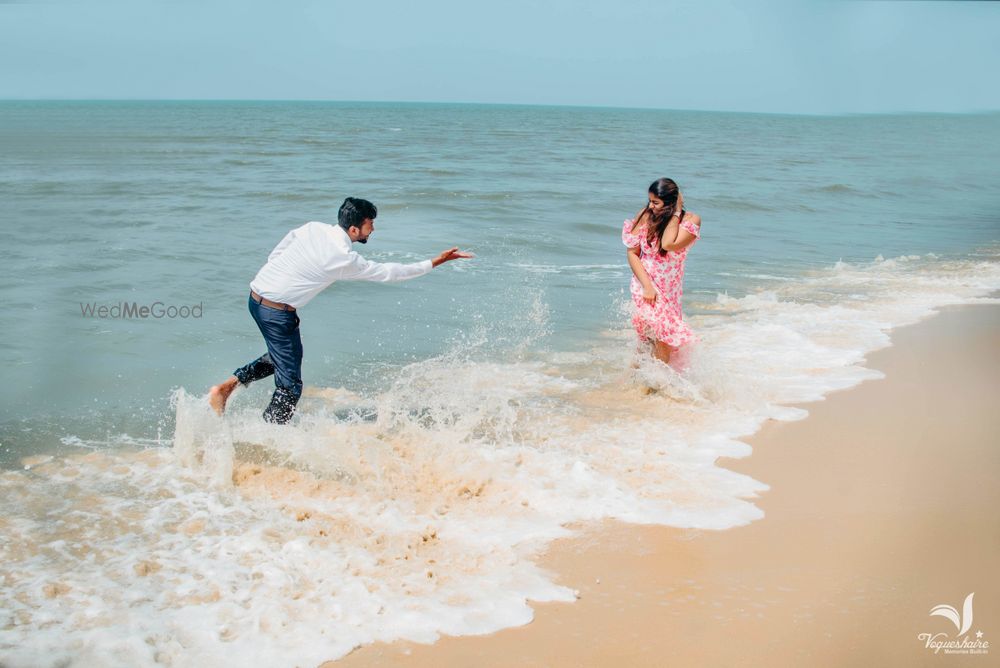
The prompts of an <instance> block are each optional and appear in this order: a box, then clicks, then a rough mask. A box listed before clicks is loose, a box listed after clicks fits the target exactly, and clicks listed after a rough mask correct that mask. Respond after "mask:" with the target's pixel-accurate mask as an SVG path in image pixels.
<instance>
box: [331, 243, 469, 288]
mask: <svg viewBox="0 0 1000 668" xmlns="http://www.w3.org/2000/svg"><path fill="white" fill-rule="evenodd" d="M471 257H475V256H474V255H472V253H463V252H461V251H459V250H458V247H457V246H455V247H454V248H449V249H448V250H446V251H444V252H442V253H441V254H440V255H438V256H437V257H435V258H434V259H432V260H424V261H423V262H414V263H412V264H401V263H399V262H372V261H371V260H366V259H365V258H363V257H362V256H361V255H360V254H359V253H356V252H354V251H351V253H350V266H349V268H348V270H347V271H346V272H344V273H345V275H344V278H346V279H348V280H354V281H375V282H378V283H393V282H396V281H408V280H410V279H411V278H416V277H418V276H423V275H424V274H426V273H429V272H430V270H431V269H433V268H434V267H439V266H441V265H442V264H444V263H445V262H451V261H452V260H458V259H465V258H471Z"/></svg>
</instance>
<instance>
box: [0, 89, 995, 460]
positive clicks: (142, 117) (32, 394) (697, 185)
mask: <svg viewBox="0 0 1000 668" xmlns="http://www.w3.org/2000/svg"><path fill="white" fill-rule="evenodd" d="M998 138H1000V115H996V114H993V115H982V116H947V115H911V116H858V117H800V116H773V115H754V114H726V113H696V112H670V111H639V110H626V109H576V108H541V107H505V106H471V105H409V104H395V105H391V104H340V103H336V104H335V103H298V102H296V103H280V102H268V103H251V102H234V103H224V102H192V103H183V102H167V103H161V102H122V103H118V102H91V103H77V102H4V103H0V146H2V147H3V150H2V157H0V202H2V204H0V234H2V235H3V236H2V240H0V243H2V245H3V247H4V248H5V259H4V262H3V268H2V269H0V271H2V272H3V274H2V280H0V299H2V300H3V303H4V304H5V308H4V309H3V321H4V337H3V342H2V347H0V355H2V358H0V364H2V365H3V367H4V369H5V373H4V375H5V382H4V383H3V388H2V390H0V391H2V406H3V413H2V418H0V420H2V423H3V432H2V434H3V438H2V442H3V443H4V446H5V447H6V448H8V449H16V450H17V451H18V452H19V453H20V452H24V451H25V449H28V450H33V449H37V448H44V447H46V444H50V443H51V437H52V436H65V435H66V434H73V435H77V436H80V437H82V438H97V437H108V435H112V436H113V435H115V434H122V433H126V434H129V435H131V436H134V437H142V438H155V437H156V436H157V433H158V432H159V433H160V434H161V435H162V434H163V433H169V429H170V419H171V416H170V411H169V410H167V408H166V398H167V397H168V395H169V392H170V390H171V389H172V388H175V387H177V386H184V387H187V388H199V387H207V386H208V385H210V384H213V383H215V382H218V381H219V380H221V379H222V378H224V377H225V376H226V375H227V374H228V372H230V371H231V370H232V369H234V368H236V367H237V366H239V365H241V364H243V363H244V362H246V361H248V360H249V359H251V358H252V357H254V356H255V355H256V354H258V353H259V352H260V351H261V350H262V345H261V344H262V342H261V341H260V339H259V334H258V332H257V331H256V329H255V328H254V326H253V322H252V321H251V320H250V318H249V315H248V313H247V312H246V308H245V298H244V297H245V293H246V291H247V283H248V282H249V280H250V278H252V276H253V275H254V273H255V272H256V271H257V269H258V268H259V266H260V265H261V264H262V263H263V262H264V260H265V258H266V256H267V253H268V251H269V250H270V249H271V248H272V247H273V246H274V244H275V243H277V241H278V240H279V239H280V238H281V237H282V235H283V234H284V233H285V232H286V231H287V230H289V229H291V228H292V227H295V226H298V225H300V224H301V223H303V222H305V221H308V220H320V221H324V222H331V223H332V222H335V217H336V209H337V207H338V205H339V203H340V201H341V200H342V199H343V197H345V196H347V195H356V196H362V197H366V198H369V199H371V200H373V201H374V202H375V203H376V204H377V205H378V206H379V207H380V216H379V221H378V222H379V225H378V232H377V233H376V235H375V236H374V237H373V238H372V242H371V243H370V244H368V246H366V247H363V249H362V250H363V251H364V253H365V254H366V255H367V256H369V257H371V258H373V259H376V260H395V261H410V260H418V259H422V258H425V257H429V256H431V255H432V254H434V253H436V252H438V251H439V250H441V249H443V248H445V247H447V246H450V245H452V244H457V245H461V246H462V247H465V248H471V249H473V250H474V251H475V252H476V253H477V255H478V259H477V260H476V261H475V262H473V263H470V264H469V265H468V266H467V267H462V268H461V270H460V271H456V269H459V268H458V267H456V266H451V267H448V268H447V269H445V270H444V271H440V272H436V273H435V274H433V275H432V276H431V277H429V278H427V279H425V280H420V281H416V282H413V283H410V284H407V285H400V286H391V287H385V286H373V285H358V284H353V285H339V286H336V287H335V288H333V289H331V290H329V291H328V292H326V293H324V294H323V295H322V296H321V297H320V298H318V299H317V300H316V302H315V303H313V304H311V305H310V306H309V307H308V308H307V309H306V310H304V311H303V313H302V318H303V338H304V345H305V351H306V353H305V367H304V374H305V380H306V383H307V384H309V383H316V384H320V385H330V384H338V385H340V384H343V385H347V386H359V387H360V386H365V385H366V384H370V383H377V382H379V379H380V378H383V379H384V372H385V370H386V369H389V370H391V369H393V368H397V367H398V366H399V365H400V364H402V363H405V362H407V361H411V360H414V359H421V358H425V357H427V356H431V355H435V354H439V353H441V352H443V351H445V350H447V349H448V348H449V347H450V346H452V345H454V344H455V342H456V341H461V340H462V337H464V336H467V335H468V333H469V332H471V331H484V332H486V331H488V332H489V334H490V336H491V337H496V338H497V339H499V340H498V341H497V342H496V345H495V346H494V347H493V349H491V351H490V354H496V355H500V356H502V355H503V354H505V353H507V352H509V351H510V350H511V349H512V348H516V347H517V346H518V345H519V344H520V343H521V341H522V340H524V339H528V338H530V339H531V342H532V345H545V346H549V347H551V348H556V349H576V348H578V347H579V346H581V345H587V344H588V343H589V342H592V341H593V340H595V338H596V337H598V336H599V335H600V333H601V332H602V331H605V330H607V329H608V328H609V327H615V326H618V325H619V324H620V320H621V318H620V312H619V310H618V309H617V308H616V306H615V303H616V300H620V298H621V294H622V289H623V286H625V285H626V284H627V271H626V270H627V267H626V266H625V264H624V262H623V253H622V249H621V247H620V243H619V241H618V237H617V234H618V226H619V224H620V222H621V220H622V219H623V218H624V217H626V216H629V215H631V214H633V213H634V212H635V211H636V210H638V209H639V207H640V206H641V205H642V202H643V199H644V196H645V190H644V189H645V186H646V185H647V184H648V183H649V182H650V181H652V180H653V179H654V178H656V177H658V176H661V175H667V176H670V177H672V178H674V179H675V180H676V181H678V182H679V183H680V184H681V186H682V188H683V189H684V191H685V193H686V198H687V199H686V201H687V202H688V204H689V208H690V209H692V210H695V211H697V212H698V213H700V214H701V216H702V218H703V219H704V221H705V227H704V235H705V236H704V240H703V241H702V242H700V243H699V245H698V249H697V251H695V252H692V253H691V254H690V256H689V266H688V274H687V284H686V299H687V300H688V302H691V303H693V302H711V301H712V300H714V298H715V295H716V294H717V293H720V292H724V293H728V294H730V295H741V294H745V293H746V292H747V291H750V290H753V289H755V288H757V287H760V286H761V285H762V283H764V284H766V282H762V281H761V280H759V279H755V278H754V277H755V276H759V275H779V276H795V275H797V274H800V273H802V272H805V271H808V270H810V269H813V268H817V267H822V266H829V265H832V264H833V263H834V262H836V261H837V260H840V259H843V260H845V261H865V260H871V259H873V258H874V257H876V256H877V255H880V254H881V255H883V256H885V257H893V256H896V255H901V254H925V253H929V252H933V253H936V254H939V255H945V256H960V255H962V254H967V253H969V252H971V251H974V250H975V249H977V248H982V247H983V246H985V245H988V244H989V243H991V242H994V241H996V240H997V238H998V237H1000V233H998V229H1000V222H998V217H1000V180H998V179H997V178H996V175H997V174H998V173H1000V141H997V140H998ZM123 300H125V301H138V302H139V303H147V304H148V303H153V302H156V301H162V302H164V303H165V304H167V305H171V304H173V305H184V304H195V303H200V304H203V317H202V318H201V319H198V320H193V319H192V320H187V321H185V320H180V319H175V320H167V319H163V320H159V321H135V320H132V321H129V320H95V319H88V318H85V317H83V316H82V315H81V307H80V304H81V303H95V302H96V303H101V304H113V303H117V302H120V301H123ZM532 300H538V301H539V302H540V303H542V304H544V307H545V308H546V309H547V313H548V317H547V319H546V323H545V327H544V332H538V331H527V330H532V326H531V325H530V323H525V322H524V316H523V314H524V312H525V310H526V306H527V305H528V304H529V303H530V302H531V301H532ZM26 429H27V430H30V431H25V430H26ZM8 459H9V458H8Z"/></svg>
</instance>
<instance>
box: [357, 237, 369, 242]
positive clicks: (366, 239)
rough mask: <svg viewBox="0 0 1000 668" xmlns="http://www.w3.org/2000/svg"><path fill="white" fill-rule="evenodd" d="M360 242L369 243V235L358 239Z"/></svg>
mask: <svg viewBox="0 0 1000 668" xmlns="http://www.w3.org/2000/svg"><path fill="white" fill-rule="evenodd" d="M358 243H359V244H366V243H368V237H365V238H364V239H358Z"/></svg>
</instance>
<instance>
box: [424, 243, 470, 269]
mask: <svg viewBox="0 0 1000 668" xmlns="http://www.w3.org/2000/svg"><path fill="white" fill-rule="evenodd" d="M473 257H476V256H475V255H473V254H472V253H464V252H462V251H460V250H458V246H455V247H454V248H449V249H448V250H446V251H445V252H443V253H441V254H440V255H438V256H437V257H436V258H434V259H433V260H431V264H432V265H433V266H435V267H438V266H440V265H442V264H444V263H445V262H451V261H452V260H460V259H461V260H467V259H469V258H473Z"/></svg>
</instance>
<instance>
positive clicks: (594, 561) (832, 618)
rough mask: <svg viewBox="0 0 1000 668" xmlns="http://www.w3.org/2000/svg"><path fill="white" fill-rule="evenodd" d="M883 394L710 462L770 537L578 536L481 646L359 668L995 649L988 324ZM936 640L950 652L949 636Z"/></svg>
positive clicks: (977, 311) (901, 366) (902, 337)
mask: <svg viewBox="0 0 1000 668" xmlns="http://www.w3.org/2000/svg"><path fill="white" fill-rule="evenodd" d="M892 341H893V346H892V347H890V348H885V349H883V350H880V351H877V352H875V353H872V354H871V355H870V356H869V357H868V363H867V365H866V366H868V367H870V368H873V369H878V370H879V371H882V372H883V373H884V374H885V378H884V379H881V380H872V381H867V382H865V383H862V384H861V385H859V386H857V387H854V388H851V389H848V390H844V391H841V392H835V393H833V394H831V395H829V396H828V397H827V398H826V400H824V401H820V402H814V403H809V404H804V405H803V407H805V408H806V409H807V410H808V411H809V416H808V417H807V418H806V419H804V420H802V421H799V422H770V423H768V424H767V425H765V427H764V428H763V429H762V430H761V431H760V432H759V433H758V434H756V435H755V436H754V437H753V438H751V439H749V440H748V442H749V443H750V445H751V446H753V454H752V455H751V456H749V457H747V458H745V459H739V460H730V459H726V460H721V461H720V463H721V464H722V465H724V466H726V467H729V468H731V469H733V470H736V471H738V472H741V473H746V474H747V475H750V476H752V477H754V478H756V479H757V480H760V481H762V482H764V483H766V484H767V485H769V486H770V490H768V491H766V492H764V493H763V494H762V495H761V497H760V498H759V499H758V500H757V501H756V503H757V505H758V506H759V507H760V508H761V509H762V510H763V511H764V513H765V517H764V518H763V519H761V520H758V521H755V522H752V523H751V524H749V525H746V526H742V527H737V528H733V529H728V530H725V531H686V530H678V529H672V528H668V527H660V526H636V525H627V524H623V523H619V522H611V521H608V522H603V523H601V524H599V525H588V526H581V527H579V528H580V529H581V532H580V533H579V534H578V535H577V536H576V537H574V538H569V539H564V540H561V541H557V542H555V543H553V545H552V546H551V547H550V549H549V550H548V552H547V553H546V554H545V555H544V556H543V557H542V558H541V561H540V563H541V565H542V566H543V567H544V568H546V569H549V570H551V571H552V572H554V573H557V574H558V577H557V581H558V582H559V583H560V584H565V585H567V586H570V587H573V588H575V589H577V590H579V592H580V599H579V600H577V601H576V602H575V603H569V604H567V603H545V604H536V605H534V608H535V619H534V620H533V621H532V622H531V623H530V624H527V625H525V626H523V627H519V628H513V629H507V630H504V631H501V632H499V633H495V634H492V635H489V636H480V637H474V636H466V637H459V638H453V637H443V638H441V639H440V640H439V641H438V642H436V643H434V644H433V645H421V644H417V643H411V642H396V643H392V644H389V645H385V644H376V645H371V646H367V647H363V648H360V649H358V650H356V651H354V652H353V653H352V654H350V655H349V656H347V657H345V658H343V659H341V660H340V661H336V662H329V663H327V664H324V666H325V667H326V668H333V667H336V668H346V667H356V666H414V667H416V666H435V667H437V666H473V665H474V666H666V665H669V666H768V667H778V666H803V665H809V666H860V665H871V666H922V665H936V666H953V665H955V666H957V665H962V666H966V665H977V666H987V665H997V663H996V662H998V661H1000V646H998V647H996V648H990V649H989V654H987V655H961V656H960V655H953V654H952V655H946V654H944V652H943V651H942V652H939V653H938V654H937V655H935V654H934V651H933V649H926V648H925V643H924V642H923V641H921V640H920V639H918V634H921V633H933V634H937V633H945V634H947V636H948V638H947V639H954V638H955V636H956V634H957V631H958V630H957V629H956V628H955V626H954V625H953V624H952V622H950V621H949V620H948V619H946V618H944V617H941V616H933V617H932V616H930V615H929V612H930V610H931V608H933V607H934V606H936V605H938V604H943V603H946V604H949V605H951V606H953V607H955V608H956V609H957V610H959V611H961V610H962V603H963V601H964V600H965V598H966V596H967V595H968V594H969V593H971V592H975V597H974V607H973V610H974V621H973V624H972V627H971V629H970V631H969V634H968V635H969V638H970V639H975V638H976V633H977V632H978V631H981V632H982V638H981V640H982V641H988V642H990V644H991V645H992V644H993V643H994V642H996V643H1000V574H998V569H997V563H998V561H1000V520H998V518H997V510H998V509H1000V482H998V476H1000V447H998V446H1000V439H998V434H1000V408H998V406H1000V404H998V402H997V398H998V395H1000V392H998V390H1000V306H997V305H988V304H984V305H973V306H959V307H946V308H944V309H942V310H941V312H940V313H939V314H937V315H935V316H933V317H931V318H928V319H926V320H924V321H922V322H919V323H917V324H915V325H910V326H907V327H903V328H900V329H897V330H894V331H893V332H892ZM940 639H942V640H943V639H945V638H944V637H943V636H942V637H941V638H940Z"/></svg>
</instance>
